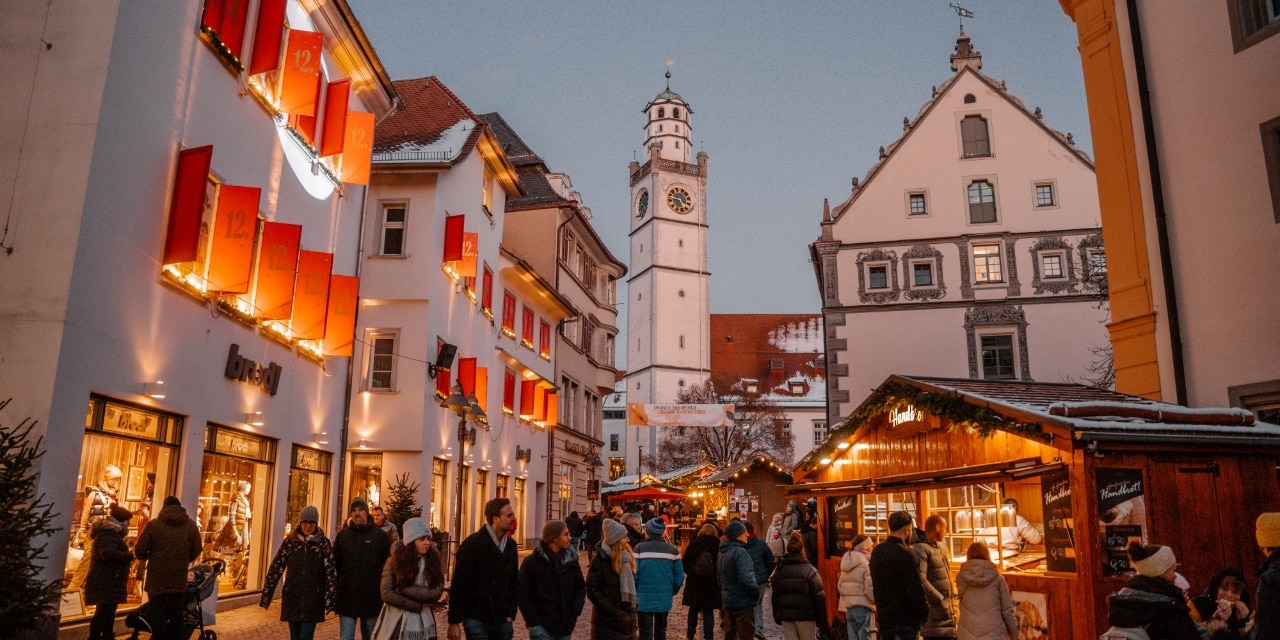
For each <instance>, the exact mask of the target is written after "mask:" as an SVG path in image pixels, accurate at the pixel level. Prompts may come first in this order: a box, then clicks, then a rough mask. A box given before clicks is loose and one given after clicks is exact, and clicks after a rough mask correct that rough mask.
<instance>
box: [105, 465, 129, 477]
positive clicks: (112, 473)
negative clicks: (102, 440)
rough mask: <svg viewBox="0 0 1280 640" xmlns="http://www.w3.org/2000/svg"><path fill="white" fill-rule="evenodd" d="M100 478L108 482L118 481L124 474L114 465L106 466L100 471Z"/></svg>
mask: <svg viewBox="0 0 1280 640" xmlns="http://www.w3.org/2000/svg"><path fill="white" fill-rule="evenodd" d="M102 477H104V478H106V479H108V480H119V479H120V478H123V477H124V473H122V472H121V471H120V467H117V466H115V465H114V464H109V465H107V468H105V469H103V470H102Z"/></svg>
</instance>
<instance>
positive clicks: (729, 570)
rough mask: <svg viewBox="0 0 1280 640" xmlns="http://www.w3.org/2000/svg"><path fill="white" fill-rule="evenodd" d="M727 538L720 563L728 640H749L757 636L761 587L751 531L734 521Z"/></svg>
mask: <svg viewBox="0 0 1280 640" xmlns="http://www.w3.org/2000/svg"><path fill="white" fill-rule="evenodd" d="M724 538H725V539H724V542H721V543H720V557H719V558H718V559H717V560H716V574H717V575H718V576H719V578H720V597H721V598H722V599H723V600H724V621H723V623H722V625H721V626H723V627H724V640H749V639H750V638H752V637H753V636H754V635H755V628H756V604H757V603H759V602H760V585H759V584H758V583H756V568H755V566H754V565H753V564H752V563H751V556H750V554H748V553H747V549H746V542H747V527H746V526H745V525H743V524H742V522H741V521H740V520H733V521H731V522H730V523H729V525H728V526H726V527H725V528H724Z"/></svg>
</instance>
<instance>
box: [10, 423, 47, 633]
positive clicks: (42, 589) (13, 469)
mask: <svg viewBox="0 0 1280 640" xmlns="http://www.w3.org/2000/svg"><path fill="white" fill-rule="evenodd" d="M8 404H9V400H5V401H4V402H0V410H3V409H4V408H5V407H6V406H7V405H8ZM35 426H36V421H35V420H32V419H30V418H26V419H24V420H23V421H22V422H20V423H19V424H18V426H17V427H7V426H5V425H4V424H0V576H4V578H3V579H0V629H35V628H37V627H39V626H41V625H42V624H45V623H47V622H48V621H49V618H50V617H51V616H52V615H53V614H54V613H55V612H56V611H57V608H56V606H55V605H56V604H57V602H58V595H59V591H60V590H61V587H62V585H61V582H60V581H59V580H57V579H53V580H49V581H43V580H41V579H40V567H41V565H42V564H44V563H42V562H41V561H42V560H44V561H47V560H48V559H49V556H48V555H47V554H46V553H45V550H46V549H47V548H48V546H49V543H48V542H47V540H48V539H49V537H50V536H51V535H52V534H53V533H55V532H56V531H57V530H58V529H57V528H56V527H54V526H53V519H54V518H55V517H57V515H58V514H56V513H53V506H52V505H51V504H50V503H48V502H47V501H45V496H44V494H41V495H39V496H36V495H35V493H36V481H37V480H38V479H39V477H40V474H39V473H38V472H37V471H35V470H34V468H35V464H36V462H37V461H38V460H39V459H40V456H42V455H44V452H43V451H42V450H41V445H42V444H43V442H44V438H43V437H41V438H37V439H36V441H35V442H34V443H33V442H31V440H30V435H31V431H32V429H34V428H35Z"/></svg>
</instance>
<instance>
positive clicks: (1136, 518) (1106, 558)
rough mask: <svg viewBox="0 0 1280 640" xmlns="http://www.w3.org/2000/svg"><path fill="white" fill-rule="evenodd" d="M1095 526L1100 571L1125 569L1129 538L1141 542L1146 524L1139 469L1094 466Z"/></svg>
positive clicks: (1107, 571) (1108, 572)
mask: <svg viewBox="0 0 1280 640" xmlns="http://www.w3.org/2000/svg"><path fill="white" fill-rule="evenodd" d="M1094 471H1095V474H1096V476H1095V480H1096V482H1097V484H1096V486H1097V490H1098V527H1099V529H1100V530H1101V533H1102V575H1104V576H1112V575H1116V574H1120V573H1128V572H1130V571H1132V570H1133V569H1132V568H1131V567H1130V566H1129V554H1128V552H1127V551H1125V547H1127V546H1128V545H1129V542H1130V541H1131V540H1137V541H1138V542H1143V538H1144V535H1143V528H1144V527H1146V525H1147V501H1146V492H1145V490H1144V489H1143V486H1142V470H1141V469H1105V468H1098V469H1095V470H1094Z"/></svg>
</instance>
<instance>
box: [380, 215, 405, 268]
mask: <svg viewBox="0 0 1280 640" xmlns="http://www.w3.org/2000/svg"><path fill="white" fill-rule="evenodd" d="M404 219H405V206H404V205H403V204H385V205H382V232H381V234H380V238H381V243H380V244H379V246H378V255H382V256H403V255H404V222H405V220H404Z"/></svg>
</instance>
